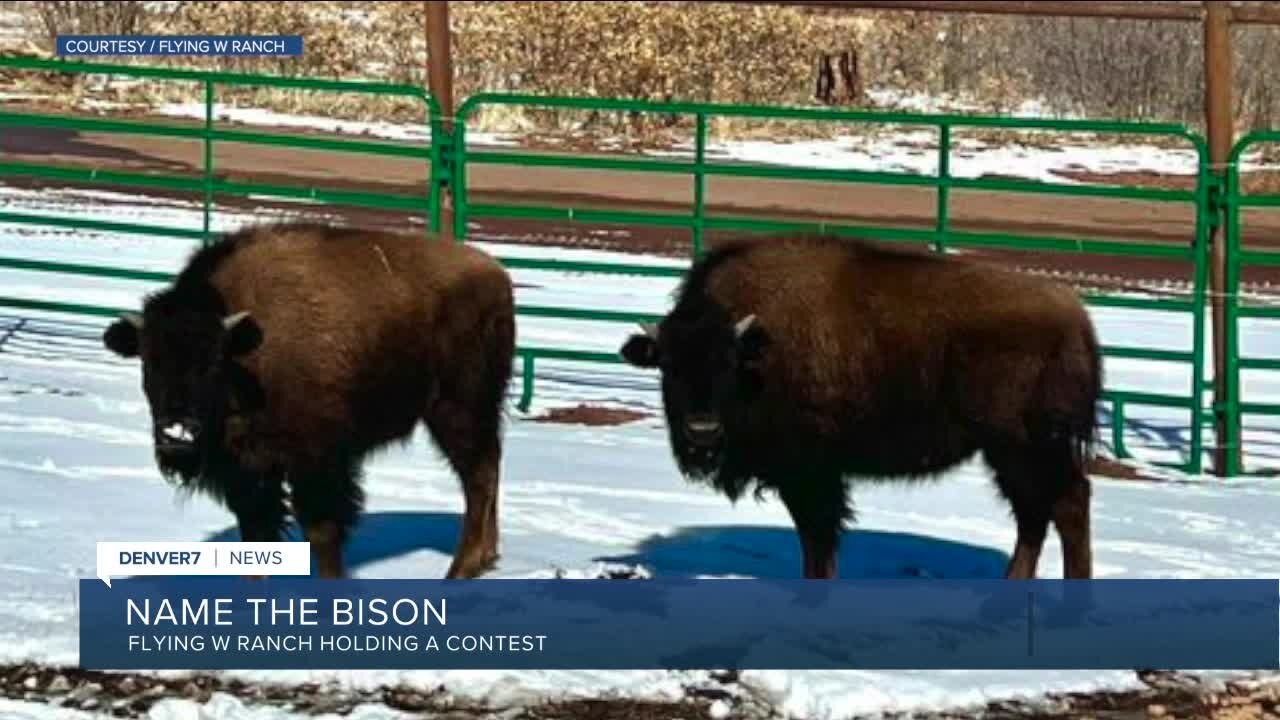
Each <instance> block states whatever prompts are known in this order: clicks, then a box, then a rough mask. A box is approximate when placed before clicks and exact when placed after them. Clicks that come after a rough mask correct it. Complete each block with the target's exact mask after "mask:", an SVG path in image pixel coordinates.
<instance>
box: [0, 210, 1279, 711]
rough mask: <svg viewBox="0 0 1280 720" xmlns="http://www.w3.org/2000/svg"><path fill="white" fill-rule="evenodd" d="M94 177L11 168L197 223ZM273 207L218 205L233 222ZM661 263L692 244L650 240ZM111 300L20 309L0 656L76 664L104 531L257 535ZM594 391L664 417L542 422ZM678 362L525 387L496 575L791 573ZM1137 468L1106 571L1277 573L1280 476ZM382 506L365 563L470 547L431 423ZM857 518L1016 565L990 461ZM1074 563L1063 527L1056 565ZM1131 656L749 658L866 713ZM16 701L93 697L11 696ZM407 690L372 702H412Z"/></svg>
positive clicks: (1164, 439)
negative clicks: (76, 309) (1055, 659)
mask: <svg viewBox="0 0 1280 720" xmlns="http://www.w3.org/2000/svg"><path fill="white" fill-rule="evenodd" d="M121 199H122V198H120V197H118V196H115V195H110V194H106V193H84V192H83V191H72V190H60V191H54V190H43V191H40V192H32V191H25V190H17V189H12V188H4V189H3V192H2V193H0V205H2V206H3V207H5V208H6V209H14V210H19V209H20V210H22V211H24V212H44V213H54V212H59V213H62V212H68V211H72V210H74V211H75V212H78V213H79V214H81V215H83V216H85V217H97V218H101V219H112V220H118V221H126V222H139V223H158V224H169V225H171V226H174V227H198V225H199V215H198V213H197V210H196V208H195V207H194V206H191V205H188V204H184V203H181V202H176V201H152V200H144V199H141V198H132V199H130V198H124V199H126V200H128V203H127V204H125V205H121V204H118V203H117V202H109V203H106V204H103V202H102V201H104V200H112V201H116V200H121ZM263 216H264V215H263V214H251V213H247V212H239V213H237V212H236V211H232V210H225V209H222V210H219V212H218V213H217V214H216V215H215V217H216V219H217V223H216V225H217V227H219V228H230V227H234V226H237V225H240V224H242V223H244V222H248V221H250V220H253V219H255V218H259V217H263ZM482 247H485V248H486V249H488V250H490V251H492V252H494V253H496V254H499V255H504V256H515V255H520V256H536V257H545V256H547V255H555V256H556V257H562V258H572V259H592V260H599V259H618V260H625V261H627V262H633V263H634V262H639V261H646V260H644V259H643V258H637V257H635V256H631V255H628V256H625V257H619V256H615V255H611V254H610V253H604V252H599V251H568V250H550V249H543V248H531V247H515V246H504V245H502V244H501V243H500V242H486V243H483V244H482ZM190 248H191V245H190V243H186V242H183V241H174V240H162V239H149V238H140V237H134V236H126V235H117V234H108V233H96V232H78V231H76V232H72V231H67V230H59V229H54V228H45V227H34V226H17V225H0V255H3V256H7V257H28V258H42V259H56V260H60V261H64V262H84V263H93V264H118V265H123V266H130V267H139V268H146V269H152V270H167V271H172V270H175V269H176V268H177V267H178V266H179V265H180V263H181V261H182V259H183V258H185V256H186V254H187V253H188V252H189V251H190ZM647 262H653V263H661V264H669V263H671V261H669V260H662V259H651V260H647ZM513 275H514V279H515V280H516V282H517V284H518V285H519V289H518V300H519V302H521V303H528V304H538V305H553V306H563V307H574V306H578V307H581V306H595V307H607V308H611V309H627V310H640V311H653V312H660V311H662V310H664V309H665V308H666V307H667V302H668V300H669V293H670V291H671V289H672V288H673V287H674V281H673V280H670V279H645V278H618V277H609V276H603V275H584V274H576V273H557V272H549V271H515V272H513ZM153 287H154V285H153V284H150V283H142V282H133V281H106V280H101V279H95V278H88V277H67V276H51V275H47V274H40V273H33V272H25V271H3V272H0V288H3V294H5V295H20V296H23V297H29V298H34V299H44V300H64V301H70V302H93V303H101V304H106V305H110V306H115V307H133V306H135V305H136V304H137V302H138V300H139V299H140V297H141V295H142V294H143V293H145V292H147V291H148V290H150V289H152V288H153ZM1094 317H1095V319H1096V321H1097V323H1098V326H1099V329H1100V332H1101V334H1102V337H1103V341H1104V342H1106V343H1109V344H1126V345H1143V344H1145V345H1152V346H1158V347H1168V348H1185V347H1187V346H1188V345H1189V342H1190V327H1189V323H1188V322H1187V321H1186V319H1185V318H1177V317H1169V316H1166V315H1162V314H1159V313H1146V312H1137V311H1128V310H1123V311H1122V310H1115V309H1106V310H1096V311H1095V315H1094ZM104 322H105V321H102V320H91V319H86V318H75V317H65V316H64V317H57V316H39V315H37V314H33V313H25V312H19V311H13V310H4V309H3V308H0V497H4V498H5V501H4V503H3V504H0V570H3V572H0V661H15V662H16V661H37V662H47V663H75V661H76V657H77V631H78V629H77V619H76V617H77V615H76V580H77V579H78V578H81V577H89V576H91V575H92V574H93V567H92V565H93V562H94V543H95V542H96V541H98V540H207V539H230V538H234V536H235V533H234V523H233V520H232V518H231V516H230V515H229V514H228V513H226V512H225V511H223V510H221V509H220V508H218V507H216V506H215V505H213V504H212V503H211V502H209V501H207V500H205V499H203V498H199V497H196V498H185V499H183V498H178V497H175V495H174V493H173V491H172V490H171V488H170V487H169V486H167V485H166V484H165V483H164V482H163V481H162V480H161V478H160V477H159V475H158V474H157V473H156V472H155V469H154V465H153V461H152V455H151V441H150V436H149V432H148V427H147V410H146V406H145V401H144V399H143V396H142V394H141V390H140V386H139V373H138V368H137V366H136V364H134V363H131V362H125V361H120V360H118V359H115V358H114V357H112V356H110V355H109V354H108V353H107V352H106V351H105V350H104V349H102V347H101V343H100V339H99V338H100V333H101V329H102V327H103V323H104ZM631 331H632V328H631V327H629V326H626V325H620V324H608V323H585V322H573V321H562V320H555V319H543V318H522V320H521V322H520V325H519V335H520V342H521V343H522V344H534V343H536V344H538V345H559V346H568V347H574V348H581V349H591V350H603V351H613V350H616V349H617V347H618V346H619V344H620V343H621V341H622V339H623V338H624V337H625V335H626V334H627V333H629V332H631ZM1244 346H1245V348H1246V349H1247V350H1249V351H1252V352H1257V353H1265V352H1269V353H1270V354H1272V355H1275V356H1280V335H1278V334H1277V333H1276V332H1275V329H1274V327H1273V326H1271V327H1268V326H1262V325H1258V326H1253V327H1250V328H1249V329H1248V334H1247V336H1246V338H1245V339H1244ZM1107 373H1108V376H1109V378H1110V381H1111V383H1112V385H1113V386H1118V387H1124V388H1126V389H1134V390H1146V391H1151V392H1161V391H1169V392H1171V391H1180V390H1181V389H1182V388H1184V387H1186V385H1187V383H1189V378H1188V377H1187V375H1186V371H1185V369H1183V368H1180V367H1178V366H1164V365H1162V364H1160V363H1148V362H1140V361H1131V360H1124V361H1115V360H1109V361H1108V363H1107ZM1246 391H1247V392H1250V393H1251V395H1250V397H1252V398H1255V399H1259V400H1263V399H1271V400H1276V399H1280V378H1276V377H1274V376H1273V375H1265V376H1259V377H1256V378H1254V379H1253V380H1252V385H1246ZM579 402H593V403H602V404H610V405H621V406H626V407H630V408H633V409H640V410H643V411H647V412H649V413H650V416H649V417H647V418H646V419H643V420H640V421H638V422H635V423H631V424H627V425H623V426H618V427H603V428H591V427H584V426H564V425H552V424H544V423H538V422H533V421H532V418H531V416H536V415H537V414H539V413H541V412H542V411H543V410H545V409H547V408H549V407H556V406H565V405H575V404H577V403H579ZM659 412H660V409H659V406H658V396H657V393H656V382H655V378H654V376H652V375H651V374H648V373H640V372H635V371H632V370H630V369H627V368H624V367H623V366H602V365H586V364H573V363H547V364H541V363H540V364H539V367H538V384H537V395H536V403H535V407H534V408H533V410H532V412H531V414H530V416H524V415H521V414H519V413H518V412H514V411H513V415H512V423H511V425H510V427H509V430H508V433H507V438H508V441H507V442H508V445H507V447H508V450H507V455H506V457H505V461H504V479H503V494H502V506H501V507H502V509H501V522H502V537H503V540H502V553H503V557H502V560H501V562H500V564H499V566H498V568H497V570H496V572H495V576H497V577H530V576H547V575H550V574H552V573H554V572H556V571H557V570H565V571H568V572H570V573H577V572H583V571H588V570H590V569H591V568H593V567H595V566H596V565H598V564H600V563H627V564H635V565H642V566H644V567H646V568H647V569H648V570H649V571H650V572H652V573H653V574H656V575H698V576H726V575H735V576H743V575H746V576H768V577H793V576H795V575H797V574H798V573H799V568H800V558H799V548H798V543H797V542H796V540H795V536H794V532H793V531H792V529H791V524H790V521H789V518H788V516H787V514H786V512H785V510H784V509H783V508H782V507H781V505H780V504H778V503H777V502H776V501H772V500H769V501H766V502H763V503H757V502H755V501H753V500H750V499H747V500H744V501H742V502H740V503H739V504H738V505H737V506H732V505H730V504H729V503H728V501H726V500H725V499H723V498H722V497H720V496H718V495H716V494H714V493H712V492H711V491H710V490H708V489H706V488H703V487H700V486H696V485H690V484H688V483H686V482H685V481H684V480H682V479H681V478H680V477H679V476H678V475H677V474H676V472H675V469H674V467H673V464H672V462H671V460H670V455H669V453H668V450H667V446H666V439H665V435H664V431H663V428H662V424H661V420H660V416H659V414H658V413H659ZM1130 416H1131V421H1133V422H1134V426H1133V427H1132V429H1131V432H1130V444H1131V446H1133V448H1134V449H1135V450H1141V451H1142V452H1143V454H1144V457H1146V458H1148V459H1174V458H1175V457H1176V455H1177V454H1178V452H1179V451H1180V450H1182V449H1184V448H1185V444H1186V437H1185V431H1184V430H1180V428H1182V427H1183V426H1184V425H1185V423H1186V419H1185V417H1182V416H1178V415H1176V414H1175V415H1169V414H1168V413H1160V412H1156V411H1149V410H1148V411H1143V410H1140V409H1138V408H1132V409H1131V410H1130ZM1251 439H1252V440H1255V441H1256V442H1253V443H1252V444H1251V452H1252V453H1254V454H1253V455H1251V456H1250V458H1249V460H1250V461H1251V462H1254V463H1263V462H1268V463H1270V464H1273V465H1277V466H1280V432H1274V433H1266V432H1263V433H1261V434H1259V435H1257V437H1251ZM1187 480H1189V482H1187V483H1177V484H1172V483H1170V484H1165V483H1159V484H1152V483H1131V482H1122V481H1114V480H1108V479H1105V478H1098V479H1097V483H1096V491H1095V498H1096V501H1095V510H1094V512H1095V515H1094V518H1095V519H1094V536H1095V541H1094V542H1095V557H1096V564H1097V566H1096V572H1097V574H1098V575H1099V576H1100V577H1142V578H1158V577H1187V578H1189V577H1239V578H1249V577H1254V578H1256V577H1276V576H1277V575H1278V574H1280V513H1277V512H1275V508H1276V507H1277V500H1278V499H1280V484H1277V483H1276V481H1274V480H1260V479H1257V480H1255V479H1250V480H1237V481H1232V482H1229V483H1226V482H1220V481H1216V480H1213V479H1209V478H1187ZM366 490H367V493H368V496H369V502H368V511H367V514H366V515H365V516H364V518H363V520H362V522H361V524H360V526H359V527H358V528H357V531H356V534H355V537H354V538H353V540H352V543H351V546H350V548H349V552H348V557H349V560H350V563H351V565H352V568H353V572H354V574H355V575H357V576H359V577H371V578H379V577H396V578H404V577H439V576H441V575H442V574H443V573H444V571H445V569H446V567H447V565H448V562H449V559H450V553H451V552H452V549H453V545H454V542H455V540H456V536H457V531H458V523H459V513H460V511H461V508H462V504H461V500H462V499H461V494H460V492H459V490H458V488H457V483H456V481H455V480H454V478H453V476H452V474H451V473H450V472H449V470H448V468H447V466H446V465H445V464H444V463H443V461H442V459H441V458H440V457H439V456H438V454H437V453H436V452H435V451H434V450H433V449H432V447H431V446H430V444H429V442H427V440H426V439H425V437H422V436H419V438H418V440H417V441H416V442H415V443H414V444H413V445H411V446H409V447H406V448H403V449H399V448H398V449H395V450H391V451H387V452H386V453H384V454H382V455H380V456H378V457H377V458H376V459H375V460H374V461H373V463H372V464H371V465H370V467H369V472H368V477H367V483H366ZM854 497H855V500H856V502H857V505H858V512H859V521H858V525H857V529H856V530H855V531H854V532H852V533H851V534H850V535H849V537H848V539H847V541H846V543H845V546H844V549H843V551H842V555H841V558H840V566H841V572H842V575H844V576H848V577H900V576H918V575H926V576H935V577H995V576H998V575H999V574H1000V573H1001V572H1002V569H1003V567H1004V563H1005V561H1006V557H1007V556H1006V553H1008V552H1009V550H1010V549H1011V548H1012V545H1013V539H1014V528H1013V525H1012V523H1011V521H1010V519H1009V515H1008V511H1007V509H1006V507H1005V506H1004V505H1003V504H1002V502H1001V501H999V499H998V497H997V495H996V493H995V491H994V488H993V486H992V484H991V483H990V482H989V479H988V477H987V474H986V472H985V470H984V469H983V468H982V467H981V466H980V465H979V464H977V463H976V462H975V463H970V464H968V465H966V466H964V467H962V468H959V469H957V470H955V471H954V472H951V473H948V474H947V475H946V476H945V478H943V479H942V480H941V481H940V482H938V483H933V484H925V485H912V486H909V487H903V486H897V485H887V484H868V485H864V486H860V487H858V488H857V489H856V490H855V493H854ZM1041 570H1042V574H1043V575H1044V576H1047V577H1053V576H1060V575H1061V561H1060V557H1059V546H1058V543H1057V539H1056V537H1051V539H1050V540H1049V543H1048V546H1047V547H1046V551H1045V555H1044V559H1043V561H1042V565H1041ZM244 675H247V676H250V677H254V678H257V679H265V680H273V681H281V682H303V681H317V680H321V681H323V680H334V681H337V682H340V683H343V684H347V685H350V686H355V687H369V686H376V685H379V684H384V683H387V684H394V683H400V682H403V683H407V684H413V685H419V686H424V687H434V686H437V685H441V684H443V685H444V686H445V687H446V689H447V690H448V691H449V692H450V693H452V694H455V695H456V696H458V697H460V698H468V699H475V700H480V701H482V702H486V703H490V704H493V705H495V706H500V707H501V706H509V705H512V704H519V703H521V702H527V701H531V700H533V699H537V698H556V697H561V696H576V697H592V696H600V695H623V696H638V697H658V698H670V697H678V696H679V695H680V693H681V692H682V685H683V684H684V683H686V682H690V681H697V680H698V679H699V677H700V676H701V674H700V673H664V672H633V673H626V672H587V671H584V672H567V671H557V672H519V673H516V672H488V671H465V672H463V671H459V672H444V673H437V672H399V673H385V672H309V671H293V672H278V673H252V674H250V673H244ZM1135 683H1136V680H1135V679H1134V677H1133V675H1132V673H1126V672H1113V673H1098V672H1092V671H1081V672H1061V671H1053V672H1032V671H1026V672H1023V671H1000V672H994V671H993V672H932V671H930V672H862V671H849V672H747V673H745V674H744V676H743V679H742V684H743V686H744V687H745V688H748V689H750V690H751V691H752V692H754V693H756V694H758V695H759V696H761V697H764V698H766V699H767V700H768V701H769V702H770V703H772V704H773V705H774V706H775V707H777V708H778V710H779V711H781V712H784V713H788V714H792V715H794V716H796V717H815V718H825V717H832V718H838V717H846V716H848V715H851V714H854V713H869V712H876V711H886V710H900V709H908V708H913V707H914V708H928V707H942V706H956V705H964V704H969V703H980V702H984V701H986V700H988V699H991V698H996V697H1009V696H1034V695H1036V694H1039V693H1042V692H1044V691H1048V690H1067V689H1088V688H1096V687H1103V686H1105V687H1125V686H1128V685H1133V684H1135ZM195 711H196V708H195V707H194V706H193V705H191V703H189V702H188V703H185V704H184V702H183V701H174V702H170V703H165V704H162V705H160V706H157V707H156V708H155V709H154V710H153V711H152V715H153V717H155V718H170V717H174V718H176V717H192V716H193V715H194V714H195ZM204 711H205V713H206V715H207V716H209V717H219V718H235V719H237V720H238V719H239V718H254V719H255V720H256V719H257V718H275V717H283V716H284V715H283V713H282V711H276V710H263V709H258V708H247V707H244V706H243V705H240V704H239V702H238V701H236V700H234V699H231V698H225V697H223V698H216V699H215V700H214V701H212V702H211V703H210V706H209V707H206V708H204ZM0 715H2V716H5V717H23V718H25V717H31V718H51V717H58V718H67V719H68V720H73V719H74V720H79V718H80V717H81V714H79V713H75V712H71V711H60V710H54V709H49V708H38V707H34V706H30V705H24V704H21V703H14V702H8V703H0ZM393 715H396V713H393V712H391V711H389V710H387V709H385V708H380V707H371V708H365V709H362V710H361V712H360V715H359V716H360V717H365V718H378V719H379V720H380V719H381V718H389V717H391V716H393Z"/></svg>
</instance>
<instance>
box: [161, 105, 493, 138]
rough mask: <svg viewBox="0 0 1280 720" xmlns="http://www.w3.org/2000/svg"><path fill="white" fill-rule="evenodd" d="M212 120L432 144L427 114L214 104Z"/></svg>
mask: <svg viewBox="0 0 1280 720" xmlns="http://www.w3.org/2000/svg"><path fill="white" fill-rule="evenodd" d="M156 112H157V113H158V114H160V115H164V116H168V117H181V118H194V119H197V120H204V117H205V105H204V103H202V102H186V103H169V104H167V105H162V106H160V107H159V108H157V109H156ZM213 117H214V120H215V121H230V122H237V123H243V124H245V125H262V126H270V127H277V128H295V129H298V128H301V129H308V130H324V131H326V132H335V133H342V134H344V135H368V136H370V137H377V138H385V139H388V140H405V141H416V142H431V128H430V127H429V126H428V125H427V124H426V120H425V117H426V111H425V110H424V111H423V117H424V120H423V122H422V124H416V125H409V124H404V123H390V122H361V121H358V120H335V119H334V118H330V117H324V116H320V115H300V114H294V113H282V112H276V111H274V110H267V109H265V108H253V107H234V106H230V105H224V104H219V103H214V106H213ZM467 140H468V141H469V142H472V143H475V144H477V145H515V144H516V142H515V141H514V140H511V139H508V138H503V137H501V136H499V135H495V134H492V133H483V132H474V133H473V132H468V133H467Z"/></svg>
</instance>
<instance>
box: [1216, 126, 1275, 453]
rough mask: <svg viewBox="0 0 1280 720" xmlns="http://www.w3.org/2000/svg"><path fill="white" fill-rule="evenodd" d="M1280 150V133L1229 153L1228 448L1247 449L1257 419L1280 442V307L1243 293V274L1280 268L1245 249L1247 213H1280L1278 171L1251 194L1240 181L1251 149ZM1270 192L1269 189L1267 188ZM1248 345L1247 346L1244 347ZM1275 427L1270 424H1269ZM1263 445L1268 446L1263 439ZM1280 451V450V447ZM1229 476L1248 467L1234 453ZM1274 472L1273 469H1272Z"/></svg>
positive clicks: (1255, 137)
mask: <svg viewBox="0 0 1280 720" xmlns="http://www.w3.org/2000/svg"><path fill="white" fill-rule="evenodd" d="M1268 145H1270V146H1271V147H1272V148H1273V149H1276V146H1277V145H1280V131H1274V130H1272V131H1262V132H1254V133H1250V134H1249V135H1246V136H1245V137H1243V138H1241V139H1240V141H1239V142H1237V143H1236V145H1235V147H1233V148H1232V149H1231V156H1230V160H1229V163H1228V169H1227V188H1226V196H1225V202H1226V206H1227V207H1226V216H1227V232H1226V242H1227V282H1226V287H1225V292H1226V294H1227V297H1226V301H1227V302H1226V303H1225V306H1226V312H1227V331H1228V333H1227V361H1228V362H1229V363H1230V366H1229V372H1228V374H1227V379H1228V383H1227V390H1228V395H1227V404H1228V413H1227V416H1228V418H1229V419H1230V425H1229V428H1228V438H1227V445H1228V446H1229V447H1231V448H1236V447H1242V446H1244V445H1247V442H1246V441H1245V438H1244V433H1245V432H1246V431H1247V430H1249V429H1250V425H1248V424H1246V423H1245V419H1246V418H1256V419H1257V421H1258V422H1257V423H1256V426H1255V427H1254V429H1255V430H1256V431H1257V433H1258V434H1259V435H1262V436H1265V435H1268V434H1269V435H1271V436H1272V437H1271V438H1269V439H1270V441H1271V442H1272V443H1274V442H1275V438H1276V437H1280V422H1276V421H1275V418H1278V417H1280V375H1277V374H1275V371H1278V370H1280V342H1278V341H1280V324H1278V323H1280V302H1277V300H1276V299H1275V298H1274V297H1273V298H1267V297H1265V296H1261V295H1254V296H1251V295H1248V294H1245V293H1242V292H1241V287H1242V285H1243V280H1244V275H1245V274H1246V273H1247V272H1248V271H1249V270H1250V269H1261V268H1266V267H1276V266H1280V250H1261V249H1256V248H1255V247H1253V246H1249V245H1246V243H1245V236H1246V235H1247V232H1246V227H1247V222H1246V218H1245V217H1244V214H1245V213H1246V212H1249V213H1260V212H1272V213H1274V212H1276V209H1277V208H1280V172H1275V173H1270V174H1265V173H1263V174H1261V175H1262V180H1261V182H1262V183H1263V184H1264V187H1263V188H1262V190H1261V191H1258V192H1250V191H1249V189H1248V188H1246V187H1245V184H1246V183H1245V182H1244V181H1243V180H1242V179H1241V167H1240V166H1241V164H1242V163H1243V160H1244V157H1245V155H1246V153H1247V152H1248V151H1249V150H1250V149H1255V148H1264V147H1267V146H1268ZM1268 185H1269V186H1270V187H1267V186H1268ZM1242 346H1245V347H1242ZM1269 420H1270V421H1271V422H1268V421H1269ZM1258 442H1259V444H1260V445H1261V444H1268V445H1269V443H1267V438H1265V437H1260V438H1259V440H1258ZM1277 450H1280V447H1278V448H1277ZM1230 457H1231V460H1232V463H1231V466H1230V468H1229V473H1228V474H1230V475H1237V474H1240V473H1242V472H1244V471H1247V470H1248V468H1241V467H1239V463H1238V460H1239V455H1238V454H1237V453H1234V452H1233V453H1231V454H1230ZM1271 472H1272V473H1274V472H1275V471H1274V470H1271Z"/></svg>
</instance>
